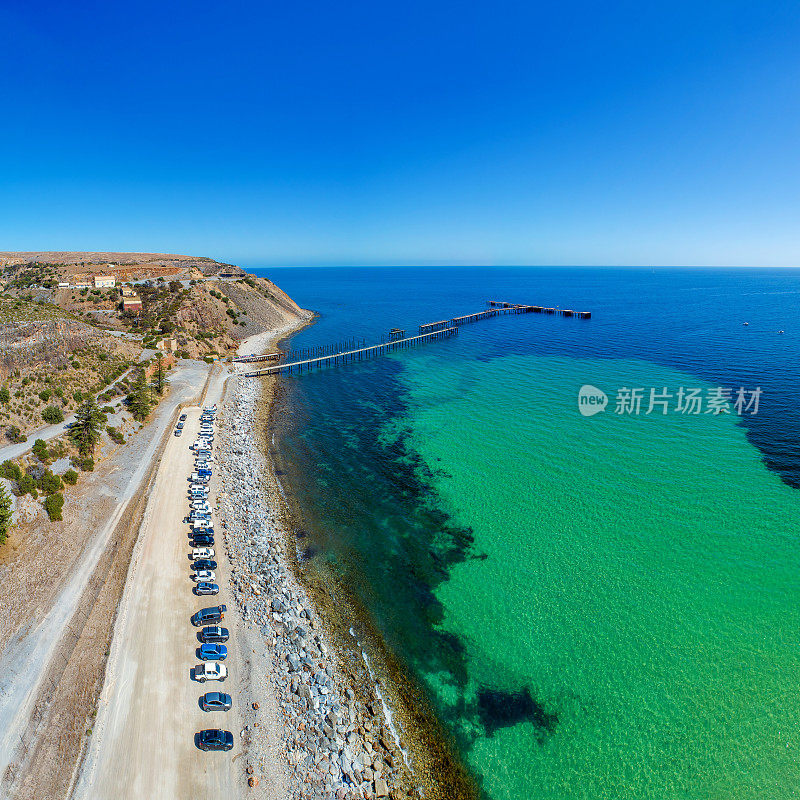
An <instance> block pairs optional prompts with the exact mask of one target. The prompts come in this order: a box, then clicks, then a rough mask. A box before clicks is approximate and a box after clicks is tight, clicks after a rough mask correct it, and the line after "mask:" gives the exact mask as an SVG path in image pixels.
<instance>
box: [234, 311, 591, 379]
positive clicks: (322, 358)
mask: <svg viewBox="0 0 800 800" xmlns="http://www.w3.org/2000/svg"><path fill="white" fill-rule="evenodd" d="M486 304H487V305H488V306H489V308H487V309H486V310H484V311H477V312H475V313H474V314H464V315H463V316H461V317H453V318H452V319H450V320H446V319H443V320H439V321H438V322H428V323H425V324H424V325H420V326H419V333H418V334H417V335H416V336H406V335H405V329H404V328H392V329H391V330H390V331H389V334H388V338H384V340H383V341H382V342H381V343H380V344H373V345H364V346H362V347H358V346H356V340H354V339H351V340H350V341H349V342H346V343H343V342H340V343H338V344H334V345H323V346H320V347H313V348H310V349H308V350H300V351H291V352H290V353H268V354H267V355H264V356H246V357H243V358H235V359H234V361H238V362H239V363H251V362H256V361H277V362H278V363H276V364H274V365H273V366H270V367H265V368H264V369H259V370H255V371H254V372H245V373H244V376H245V377H246V378H257V377H259V376H261V375H279V374H281V373H289V374H291V373H292V372H294V371H295V370H297V371H298V372H303V371H304V370H306V371H311V370H313V369H314V367H326V366H334V365H338V364H349V363H351V362H353V361H363V360H365V359H367V358H374V357H376V356H381V355H385V354H386V353H390V352H392V351H394V350H398V349H401V348H406V347H416V346H417V345H419V344H424V343H425V342H432V341H436V340H437V339H446V338H449V337H450V336H455V335H456V334H457V333H458V329H459V328H460V327H461V326H462V325H468V324H470V323H473V322H479V321H481V320H484V319H489V318H490V317H497V316H501V315H505V314H531V313H533V314H560V315H561V316H564V317H577V318H578V319H590V318H591V316H592V313H591V312H590V311H573V310H572V309H560V308H551V307H545V306H532V305H527V304H524V303H510V302H508V301H506V300H487V301H486ZM289 356H291V357H292V358H291V360H290V358H289ZM298 356H299V358H298Z"/></svg>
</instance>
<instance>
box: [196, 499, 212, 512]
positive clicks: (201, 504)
mask: <svg viewBox="0 0 800 800" xmlns="http://www.w3.org/2000/svg"><path fill="white" fill-rule="evenodd" d="M191 508H192V511H205V512H206V513H208V514H210V513H211V508H210V507H209V505H208V503H206V501H205V500H196V501H195V502H194V503H192V506H191Z"/></svg>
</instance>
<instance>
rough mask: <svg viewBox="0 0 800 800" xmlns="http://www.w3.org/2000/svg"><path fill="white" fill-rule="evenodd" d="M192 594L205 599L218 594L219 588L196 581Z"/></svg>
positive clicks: (205, 582) (215, 585)
mask: <svg viewBox="0 0 800 800" xmlns="http://www.w3.org/2000/svg"><path fill="white" fill-rule="evenodd" d="M194 593H195V594H196V595H198V596H199V597H207V596H209V595H212V594H219V586H217V584H216V583H208V582H207V581H198V582H197V583H196V584H195V586H194Z"/></svg>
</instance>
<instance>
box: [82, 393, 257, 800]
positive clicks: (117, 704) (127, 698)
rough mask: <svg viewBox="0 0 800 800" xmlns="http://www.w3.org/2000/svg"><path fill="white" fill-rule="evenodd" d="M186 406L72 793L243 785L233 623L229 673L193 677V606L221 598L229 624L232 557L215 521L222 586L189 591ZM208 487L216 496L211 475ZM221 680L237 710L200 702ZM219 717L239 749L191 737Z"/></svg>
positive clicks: (91, 798) (108, 795) (196, 792)
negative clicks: (214, 747) (199, 593)
mask: <svg viewBox="0 0 800 800" xmlns="http://www.w3.org/2000/svg"><path fill="white" fill-rule="evenodd" d="M221 388H222V380H221V379H220V378H219V377H218V378H217V379H216V380H215V381H214V382H213V383H212V386H211V387H210V388H209V393H208V397H207V402H208V403H213V402H215V401H216V399H217V398H219V396H220V393H221V392H220V390H221ZM186 413H187V415H188V418H187V420H186V427H185V430H184V434H183V436H182V437H180V438H175V437H173V438H172V440H171V441H170V442H169V444H168V445H167V446H166V449H165V451H164V455H163V458H162V462H161V466H160V468H159V471H158V474H157V476H156V481H155V485H154V487H153V491H152V493H151V496H150V500H149V503H148V508H147V511H146V513H145V519H144V522H143V525H142V528H141V530H140V534H139V541H138V543H137V546H136V550H135V551H134V556H133V561H132V563H131V568H130V571H129V574H128V581H127V585H126V588H125V594H124V596H123V600H122V604H121V607H120V612H119V617H118V619H117V624H116V628H115V631H114V639H113V644H112V649H111V655H110V657H109V662H108V667H107V672H106V682H105V685H104V688H103V692H102V695H101V699H100V706H99V713H98V717H97V721H96V725H95V728H94V731H93V734H92V737H91V742H90V745H89V750H88V752H87V756H86V759H85V762H84V765H83V769H82V772H81V775H80V777H79V780H78V782H77V786H76V789H75V792H74V794H73V797H75V798H77V799H78V800H123V798H136V799H137V800H138V799H139V798H142V797H147V798H149V799H150V800H181V799H182V798H186V800H205V798H208V800H211V798H214V799H215V800H216V798H219V797H228V798H231V797H238V796H240V795H243V794H244V792H245V788H246V787H245V782H244V781H245V776H244V772H243V770H242V768H241V767H242V764H241V763H240V764H239V765H238V768H237V765H236V764H235V763H234V762H233V757H234V756H235V755H236V754H237V752H240V750H241V745H240V741H239V731H240V729H241V725H242V722H241V719H242V709H241V703H242V693H241V691H240V685H239V684H240V666H241V663H242V660H241V653H240V649H239V648H237V646H236V642H235V641H234V640H233V634H234V630H233V629H232V640H231V641H230V642H229V643H228V648H229V656H228V659H227V661H226V662H225V663H226V666H227V667H228V671H229V677H228V679H227V681H226V682H225V683H223V684H220V683H217V682H215V681H212V682H208V683H205V684H200V683H197V682H195V681H193V680H192V679H191V678H190V670H191V668H192V666H193V665H195V664H197V663H199V660H198V659H197V657H196V654H195V651H196V650H197V648H198V647H199V644H200V643H199V641H198V639H197V630H198V629H196V628H194V627H193V626H192V625H191V623H190V621H189V618H190V616H191V615H192V614H193V613H194V612H195V611H197V610H198V609H199V608H202V607H205V606H210V605H216V604H218V603H220V602H221V603H226V604H227V605H228V607H229V609H231V611H230V612H229V617H228V618H226V620H225V622H224V623H223V624H224V625H229V624H232V623H233V622H234V621H235V620H233V619H232V617H233V609H232V603H231V602H230V599H229V598H228V597H226V595H227V586H228V567H227V562H226V559H225V556H224V553H223V552H222V549H223V548H222V545H221V539H222V536H221V531H220V530H219V528H218V526H217V536H216V539H217V546H216V547H215V550H216V561H217V562H218V564H219V567H218V569H217V583H218V584H219V585H220V588H221V593H220V595H218V596H217V597H206V598H200V597H195V596H194V595H193V593H192V586H193V584H192V582H191V580H190V578H189V575H190V564H191V562H190V560H189V558H188V554H189V546H188V536H187V534H188V531H189V526H188V525H187V524H186V523H184V521H183V520H184V517H185V516H186V514H187V513H188V500H187V488H188V482H187V478H188V476H189V474H190V472H191V471H192V465H193V454H192V453H191V451H190V450H189V445H190V444H191V443H192V442H193V441H194V438H195V435H196V433H197V431H198V429H199V414H200V411H199V409H197V408H192V409H186ZM211 488H212V492H211V501H212V504H213V500H214V495H215V487H214V484H213V483H212V487H211ZM215 524H216V520H215ZM229 619H230V622H229ZM216 690H220V691H225V692H227V693H229V694H230V695H232V697H233V701H234V708H233V709H232V710H231V711H229V712H227V713H223V712H212V713H205V712H203V711H202V710H201V708H200V707H199V703H198V700H199V697H200V696H201V695H202V694H203V693H204V692H206V691H216ZM213 727H221V728H225V729H226V730H230V731H232V732H233V734H234V738H235V745H234V750H233V752H228V753H204V752H201V751H200V750H198V749H197V748H196V747H195V744H194V734H195V732H196V731H199V730H201V729H203V728H213Z"/></svg>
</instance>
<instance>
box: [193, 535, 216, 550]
mask: <svg viewBox="0 0 800 800" xmlns="http://www.w3.org/2000/svg"><path fill="white" fill-rule="evenodd" d="M213 545H214V534H213V533H198V534H196V535H193V536H192V547H212V546H213Z"/></svg>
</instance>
